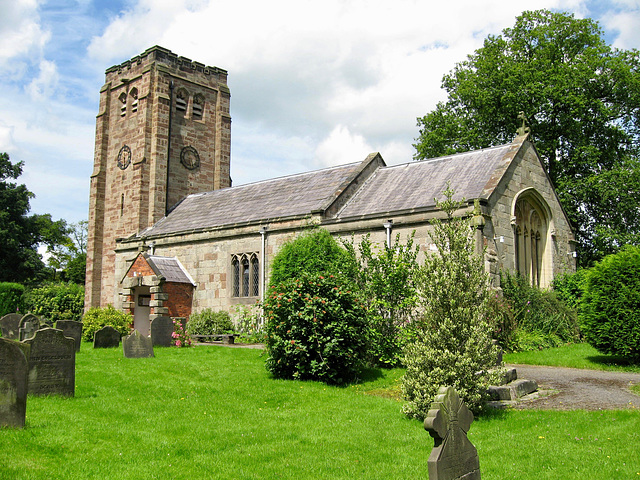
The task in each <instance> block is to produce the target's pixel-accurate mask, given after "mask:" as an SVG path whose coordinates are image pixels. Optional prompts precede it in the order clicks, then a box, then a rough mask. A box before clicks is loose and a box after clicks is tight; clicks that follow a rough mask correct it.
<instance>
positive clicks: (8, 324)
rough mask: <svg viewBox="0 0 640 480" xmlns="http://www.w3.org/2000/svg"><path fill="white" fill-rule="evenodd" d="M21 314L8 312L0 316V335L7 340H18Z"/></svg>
mask: <svg viewBox="0 0 640 480" xmlns="http://www.w3.org/2000/svg"><path fill="white" fill-rule="evenodd" d="M21 318H22V315H20V314H19V313H8V314H7V315H5V316H4V317H2V318H0V328H1V329H2V336H3V337H4V338H8V339H9V340H20V319H21Z"/></svg>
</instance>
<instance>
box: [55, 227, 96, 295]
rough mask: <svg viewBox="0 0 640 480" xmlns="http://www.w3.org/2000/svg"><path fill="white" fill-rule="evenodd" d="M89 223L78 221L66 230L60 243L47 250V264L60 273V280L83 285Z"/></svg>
mask: <svg viewBox="0 0 640 480" xmlns="http://www.w3.org/2000/svg"><path fill="white" fill-rule="evenodd" d="M88 226H89V222H88V221H87V220H80V221H79V222H78V223H72V224H71V225H69V227H68V228H67V235H68V236H67V237H66V239H63V241H62V242H60V243H57V244H54V245H50V246H48V248H47V253H48V255H49V258H48V259H47V264H48V265H49V266H50V267H51V268H53V269H54V270H55V271H58V272H60V277H59V278H60V280H63V281H68V282H73V283H78V284H81V285H84V282H85V270H86V265H87V234H88Z"/></svg>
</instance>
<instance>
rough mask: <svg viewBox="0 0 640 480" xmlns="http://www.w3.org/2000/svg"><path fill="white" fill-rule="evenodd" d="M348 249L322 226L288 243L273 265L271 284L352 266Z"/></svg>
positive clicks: (337, 271) (334, 271) (337, 270)
mask: <svg viewBox="0 0 640 480" xmlns="http://www.w3.org/2000/svg"><path fill="white" fill-rule="evenodd" d="M348 265H349V258H348V255H347V251H346V250H345V249H344V248H342V247H341V246H340V244H339V243H338V242H337V241H336V240H335V239H334V238H333V237H332V236H331V234H330V233H329V232H328V231H327V230H325V229H321V228H316V229H313V230H311V231H309V232H306V233H304V234H302V235H300V236H299V237H296V238H295V239H293V240H291V241H289V242H287V243H285V244H284V245H283V246H282V248H281V249H280V251H279V252H278V253H277V254H276V256H275V257H274V259H273V263H272V265H271V276H270V284H271V285H278V284H280V283H282V282H285V281H286V280H288V279H291V278H298V277H300V276H301V275H302V274H305V273H309V274H316V275H325V276H328V275H331V274H334V275H338V274H340V273H341V272H342V270H344V269H346V268H348Z"/></svg>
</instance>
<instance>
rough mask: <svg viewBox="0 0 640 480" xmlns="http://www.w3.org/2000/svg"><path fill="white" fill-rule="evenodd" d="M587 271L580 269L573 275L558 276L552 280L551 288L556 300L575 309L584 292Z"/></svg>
mask: <svg viewBox="0 0 640 480" xmlns="http://www.w3.org/2000/svg"><path fill="white" fill-rule="evenodd" d="M588 272H589V270H588V269H585V268H580V269H578V270H577V271H576V272H574V273H566V274H563V275H558V276H557V277H556V278H554V279H553V282H552V283H551V287H552V288H553V291H554V292H556V294H557V295H558V298H560V300H562V301H563V302H564V303H566V304H567V305H568V306H569V307H571V308H575V309H577V308H578V307H579V305H580V300H581V299H582V293H583V292H584V287H585V281H586V278H587V273H588Z"/></svg>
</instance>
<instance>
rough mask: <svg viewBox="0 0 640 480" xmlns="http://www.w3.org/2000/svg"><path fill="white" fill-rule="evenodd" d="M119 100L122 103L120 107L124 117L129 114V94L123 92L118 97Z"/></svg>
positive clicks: (121, 114)
mask: <svg viewBox="0 0 640 480" xmlns="http://www.w3.org/2000/svg"><path fill="white" fill-rule="evenodd" d="M118 100H120V102H121V103H122V106H121V107H120V116H121V117H124V116H125V115H126V114H127V94H126V93H124V92H122V93H121V94H120V96H119V97H118Z"/></svg>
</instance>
